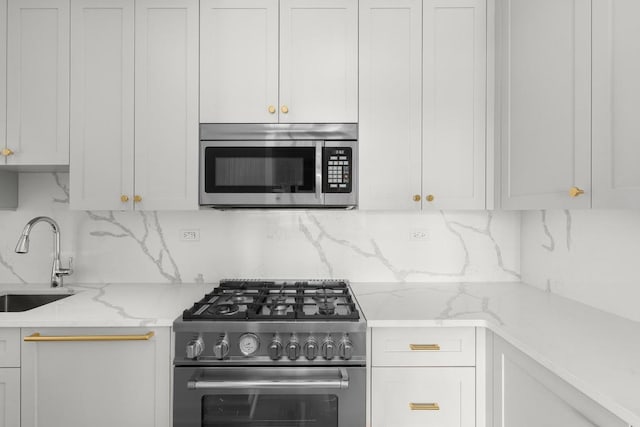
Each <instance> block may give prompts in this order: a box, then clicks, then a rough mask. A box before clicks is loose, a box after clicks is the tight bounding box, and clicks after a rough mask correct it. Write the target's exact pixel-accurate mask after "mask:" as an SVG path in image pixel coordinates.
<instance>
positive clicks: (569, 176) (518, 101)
mask: <svg viewBox="0 0 640 427" xmlns="http://www.w3.org/2000/svg"><path fill="white" fill-rule="evenodd" d="M500 6H501V12H499V16H500V18H499V21H501V23H500V25H499V26H498V27H499V28H498V34H497V37H498V40H499V43H498V52H499V56H500V57H501V58H502V64H501V65H500V66H499V69H500V71H499V74H500V76H499V79H500V80H499V81H501V97H502V99H501V107H500V108H501V110H502V113H501V117H502V120H501V122H502V125H501V126H502V130H501V146H502V166H501V172H502V185H501V192H502V208H504V209H545V208H552V209H553V208H556V209H561V208H588V207H589V206H590V199H591V188H590V186H591V184H590V183H591V111H590V97H591V90H590V87H591V32H590V23H591V0H536V1H530V0H506V1H504V2H501V3H500ZM572 186H576V187H578V188H580V189H582V190H583V191H584V192H585V194H583V195H581V196H578V197H571V196H570V195H569V190H570V189H571V187H572Z"/></svg>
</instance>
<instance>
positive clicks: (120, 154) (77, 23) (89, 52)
mask: <svg viewBox="0 0 640 427" xmlns="http://www.w3.org/2000/svg"><path fill="white" fill-rule="evenodd" d="M133 19H134V3H133V2H131V1H128V0H71V34H72V38H71V159H70V168H69V182H70V187H71V200H70V202H71V208H72V209H96V210H124V209H132V207H133V161H134V159H133V155H134V152H133V148H134V146H133V138H134V129H133V120H134V115H133V113H134V111H133V96H134V93H133V77H134V75H133V67H134V64H133V48H134V41H133ZM122 196H126V197H127V198H128V199H125V198H122V200H125V201H121V197H122Z"/></svg>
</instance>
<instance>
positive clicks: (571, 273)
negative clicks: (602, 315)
mask: <svg viewBox="0 0 640 427" xmlns="http://www.w3.org/2000/svg"><path fill="white" fill-rule="evenodd" d="M521 236H522V243H521V244H522V246H521V259H522V261H521V262H522V280H523V281H524V282H525V283H528V284H530V285H534V286H536V287H538V288H541V289H543V290H546V291H547V292H553V293H555V294H558V295H562V296H565V297H568V298H571V299H574V300H577V301H580V302H582V303H584V304H588V305H591V306H593V307H596V308H599V309H601V310H605V311H608V312H611V313H614V314H617V315H619V316H623V317H626V318H628V319H631V320H635V321H640V309H639V308H638V306H639V304H640V274H639V271H638V266H639V265H640V263H639V261H640V211H637V210H625V211H602V210H575V211H562V210H551V211H528V212H523V213H522V234H521Z"/></svg>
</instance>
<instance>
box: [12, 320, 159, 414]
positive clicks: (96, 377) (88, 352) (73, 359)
mask: <svg viewBox="0 0 640 427" xmlns="http://www.w3.org/2000/svg"><path fill="white" fill-rule="evenodd" d="M22 332H23V335H24V336H29V335H31V334H33V333H34V332H39V333H40V334H41V335H42V336H64V337H74V336H80V335H98V336H100V335H102V336H104V335H108V336H113V335H119V334H123V335H131V334H146V333H148V332H149V330H148V329H136V328H102V329H87V328H67V329H58V328H46V329H38V330H35V329H23V330H22ZM153 332H155V335H154V336H153V337H151V338H150V339H149V340H142V341H88V342H83V341H76V342H74V341H59V342H58V341H51V342H23V344H22V427H60V426H65V427H86V426H93V427H114V426H138V427H169V426H170V425H171V423H170V407H171V401H170V394H171V393H170V378H169V374H170V372H171V357H170V331H169V328H162V329H155V330H154V331H153Z"/></svg>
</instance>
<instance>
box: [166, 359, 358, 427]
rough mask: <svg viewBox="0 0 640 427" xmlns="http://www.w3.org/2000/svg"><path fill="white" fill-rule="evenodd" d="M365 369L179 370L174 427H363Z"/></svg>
mask: <svg viewBox="0 0 640 427" xmlns="http://www.w3.org/2000/svg"><path fill="white" fill-rule="evenodd" d="M365 422H366V421H365V368H364V367H362V366H358V367H220V368H218V367H216V368H198V367H176V368H175V378H174V405H173V425H174V427H284V426H287V427H338V426H340V427H344V426H349V427H358V426H362V427H364V425H365Z"/></svg>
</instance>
